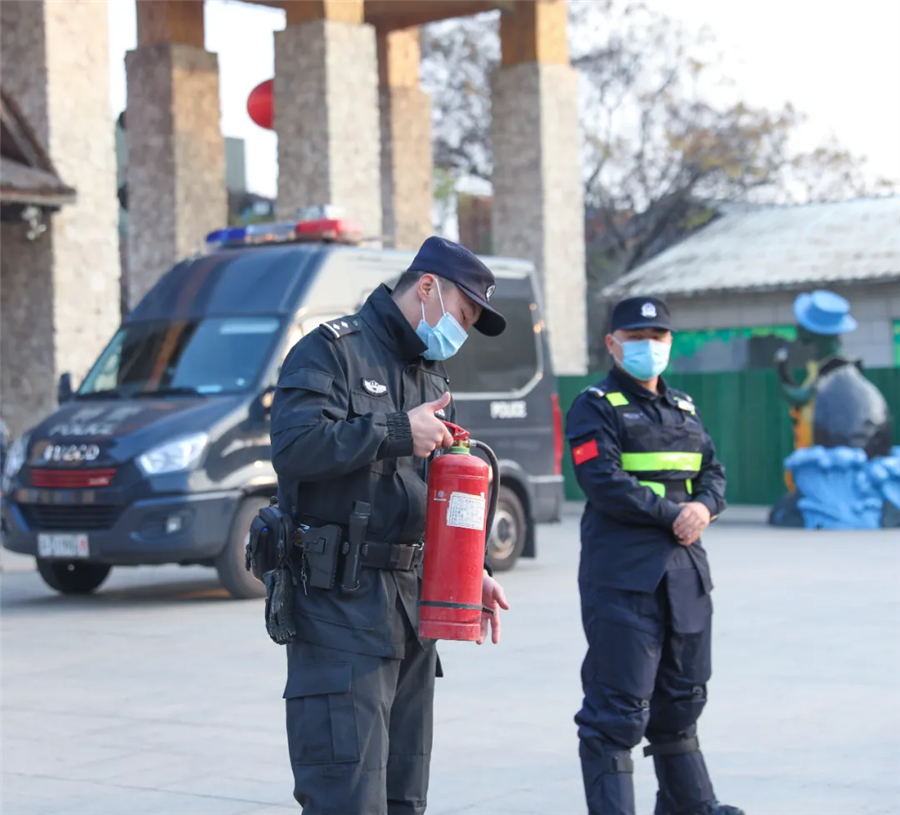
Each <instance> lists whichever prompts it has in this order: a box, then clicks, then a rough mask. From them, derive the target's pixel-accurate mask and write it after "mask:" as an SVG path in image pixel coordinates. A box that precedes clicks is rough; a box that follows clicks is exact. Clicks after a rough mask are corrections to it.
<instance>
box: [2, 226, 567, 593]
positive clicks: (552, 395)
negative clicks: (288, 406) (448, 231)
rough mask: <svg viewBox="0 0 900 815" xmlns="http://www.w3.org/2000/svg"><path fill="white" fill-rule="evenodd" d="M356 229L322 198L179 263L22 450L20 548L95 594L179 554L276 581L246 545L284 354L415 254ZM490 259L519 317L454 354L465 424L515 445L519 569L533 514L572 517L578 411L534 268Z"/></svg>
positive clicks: (250, 586) (271, 476)
mask: <svg viewBox="0 0 900 815" xmlns="http://www.w3.org/2000/svg"><path fill="white" fill-rule="evenodd" d="M326 214H327V215H331V213H326ZM298 217H299V216H298ZM355 235H356V232H355V230H354V228H353V225H352V224H350V223H349V222H347V221H346V220H344V219H341V218H334V217H321V213H319V217H313V218H311V219H310V218H306V219H302V218H301V220H299V221H297V222H291V223H287V224H286V223H277V224H268V225H266V224H259V225H255V226H248V227H241V228H232V229H225V230H220V231H218V232H214V233H212V234H211V235H209V236H208V239H207V249H208V251H207V252H206V253H205V254H203V255H200V256H197V257H193V258H190V259H187V260H184V261H182V262H180V263H178V264H177V265H175V266H174V267H173V268H172V269H171V270H170V271H169V272H167V273H166V274H165V275H164V276H163V277H162V278H161V279H160V280H159V282H158V283H157V284H156V285H155V286H154V287H153V289H152V290H151V291H150V292H148V294H147V295H146V296H145V297H144V298H143V299H142V300H141V301H140V303H139V304H138V305H137V306H136V307H135V308H134V310H133V311H132V312H131V313H130V314H128V315H127V317H126V318H125V319H124V321H123V323H122V325H121V327H120V328H119V330H118V331H117V332H116V334H115V336H114V337H113V338H112V339H111V340H110V342H109V344H108V345H107V346H106V348H105V350H104V351H103V352H102V353H101V354H100V356H99V358H98V359H97V361H96V362H95V363H94V365H93V367H92V368H91V369H90V371H89V373H88V374H87V376H86V377H85V378H84V381H83V382H81V383H80V386H79V387H78V389H77V390H76V391H74V392H73V389H72V385H71V378H70V376H69V375H68V374H63V375H62V376H61V377H60V381H59V388H58V391H59V392H58V398H59V409H58V410H57V411H56V412H55V413H53V414H51V415H50V416H49V417H48V418H46V419H45V420H43V421H42V422H40V423H39V424H37V425H36V426H35V427H33V428H32V429H30V430H29V431H28V432H27V433H24V434H22V435H21V436H20V437H19V438H18V439H17V440H16V441H15V443H14V444H13V445H12V447H11V448H10V450H9V452H8V454H7V461H6V467H5V469H4V472H3V493H2V494H3V498H2V514H3V524H4V527H5V533H6V534H5V536H4V546H6V548H8V549H10V550H12V551H14V552H21V553H24V554H29V555H34V556H36V558H37V568H38V570H39V572H40V574H41V576H42V577H43V579H44V581H45V582H46V583H47V584H48V585H49V586H50V587H52V588H53V589H55V590H56V591H59V592H62V593H87V592H91V591H93V590H94V589H96V588H97V587H98V586H99V585H100V584H101V583H102V582H103V581H104V579H105V578H106V577H107V575H108V574H109V571H110V569H111V568H112V567H113V566H126V565H132V566H133V565H144V564H164V563H178V564H183V565H194V564H203V565H208V566H213V567H215V568H216V569H217V571H218V574H219V577H220V580H221V582H222V584H223V585H224V586H225V588H226V589H227V590H228V591H229V592H230V594H231V595H232V596H234V597H254V596H259V595H261V594H263V593H264V591H263V588H262V584H261V583H259V582H258V581H257V580H256V579H255V578H254V577H253V576H252V575H251V574H250V573H249V572H247V571H246V569H245V568H244V546H245V540H246V537H247V534H248V529H249V525H250V521H251V520H252V519H253V517H254V516H255V515H256V513H257V512H258V510H259V509H260V508H261V507H262V506H264V505H265V504H267V503H268V499H269V497H270V496H271V495H273V494H274V493H275V489H276V477H275V471H274V470H273V468H272V464H271V456H270V445H269V410H270V406H271V403H272V397H273V393H274V386H275V383H276V381H277V379H278V373H279V370H280V366H281V363H282V360H283V359H284V357H285V355H286V354H287V352H288V351H289V350H290V348H291V347H292V346H293V345H294V344H295V343H296V342H297V341H298V340H299V339H300V338H301V337H302V336H303V335H304V334H306V333H308V332H310V331H313V330H315V329H316V328H317V327H318V326H319V325H320V324H321V323H323V322H328V321H334V320H336V319H338V318H340V317H342V316H345V315H347V314H352V313H354V312H355V311H357V310H358V309H359V308H360V307H361V306H362V304H363V302H364V300H365V299H366V297H367V296H368V295H369V294H370V293H371V292H372V291H373V290H374V289H375V288H376V287H377V286H378V285H380V284H381V283H387V284H388V285H389V286H391V285H393V283H394V282H396V280H397V279H399V277H400V274H401V273H402V271H403V270H404V269H406V268H407V267H408V266H409V264H410V262H411V261H412V258H413V257H414V254H413V253H411V252H399V251H387V250H381V249H374V248H366V247H364V246H361V245H359V242H358V241H356V240H355ZM485 262H486V263H487V264H488V266H489V267H490V268H491V270H492V271H493V272H494V274H495V276H496V277H497V283H498V286H497V293H496V294H495V296H494V299H493V300H492V304H493V305H495V306H496V308H497V309H498V310H499V311H500V312H501V313H502V314H503V315H504V316H505V317H506V319H507V329H506V331H505V332H504V333H503V335H502V336H500V337H499V338H494V339H489V338H486V337H483V336H482V335H481V334H480V333H478V332H476V331H473V332H471V334H470V337H469V340H468V341H467V342H466V343H465V345H464V346H463V348H462V350H461V351H460V353H459V354H457V355H456V356H455V357H453V358H452V359H451V360H449V362H448V363H447V368H448V375H449V379H450V391H451V393H452V395H453V398H454V399H455V400H456V407H457V420H458V422H459V424H461V425H462V426H463V427H465V428H467V429H468V430H470V431H471V433H472V436H473V437H474V438H478V439H480V440H482V441H484V442H486V443H487V444H488V445H489V446H491V447H492V448H493V449H494V451H495V452H496V453H497V455H498V457H499V459H500V464H501V482H502V487H501V493H500V497H499V506H498V509H497V513H496V516H495V522H494V526H493V528H492V531H491V537H490V556H491V560H492V565H493V567H494V568H495V569H497V570H506V569H510V568H512V567H513V565H514V564H515V562H516V560H517V559H518V558H519V557H520V556H522V557H534V556H535V524H538V523H543V522H548V521H554V520H558V519H559V515H560V510H561V504H562V494H563V484H562V475H561V463H562V455H563V435H562V415H561V413H560V406H559V402H558V399H557V394H556V383H555V378H554V375H553V371H552V368H551V363H550V353H549V347H548V341H547V332H546V330H545V327H544V322H543V317H542V309H541V296H540V291H539V286H538V281H537V279H536V276H535V272H534V268H533V267H532V266H531V264H529V263H526V262H523V261H520V260H510V259H505V258H485Z"/></svg>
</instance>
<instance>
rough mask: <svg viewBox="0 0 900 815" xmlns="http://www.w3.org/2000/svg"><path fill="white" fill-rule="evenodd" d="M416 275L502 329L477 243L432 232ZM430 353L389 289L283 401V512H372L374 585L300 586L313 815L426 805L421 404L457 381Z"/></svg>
mask: <svg viewBox="0 0 900 815" xmlns="http://www.w3.org/2000/svg"><path fill="white" fill-rule="evenodd" d="M410 268H411V269H412V270H417V271H422V272H431V273H433V274H436V275H438V276H439V277H441V278H444V279H445V280H450V281H452V282H454V283H456V285H458V286H459V287H460V288H461V289H462V290H463V291H464V292H465V293H466V294H467V295H468V296H469V298H470V299H472V300H473V301H475V302H477V303H478V304H479V305H481V306H482V308H483V311H482V316H481V317H480V318H479V321H478V323H476V325H475V327H476V328H477V329H479V330H480V331H482V332H483V333H486V334H499V333H500V331H502V330H503V327H504V326H505V320H504V319H503V318H502V317H501V316H500V315H499V314H497V312H495V311H494V310H493V309H492V308H491V307H490V306H489V305H488V303H487V300H488V299H489V297H490V295H491V294H492V293H493V287H494V285H495V282H494V277H493V275H492V274H491V272H490V271H489V270H488V269H487V267H486V266H484V264H483V263H481V261H480V260H478V259H477V258H476V257H475V256H474V255H472V254H471V253H470V252H468V250H466V249H464V248H463V247H461V246H457V245H456V244H452V243H450V242H449V241H444V240H442V239H438V238H429V240H428V241H426V242H425V244H424V245H423V247H422V249H421V250H420V252H419V254H418V255H417V257H416V259H415V261H414V263H413V265H412V266H411V267H410ZM425 350H426V344H425V343H424V342H423V341H422V339H421V338H420V337H419V336H418V335H417V333H416V330H415V329H414V328H413V327H412V325H410V323H409V321H408V320H407V318H406V317H405V316H404V315H403V313H402V312H401V311H400V309H399V308H398V307H397V304H396V303H395V302H394V300H393V298H392V296H391V292H390V291H389V290H388V289H387V288H386V287H383V286H382V287H380V288H379V289H377V290H376V291H375V292H374V293H373V294H372V295H371V296H370V297H369V298H368V300H367V301H366V303H365V304H364V305H363V307H362V309H361V310H360V311H359V312H358V313H357V314H353V315H349V316H347V317H345V318H343V319H340V320H336V321H333V322H329V323H325V324H323V325H322V326H320V328H319V329H318V330H316V331H314V332H312V333H310V334H309V335H307V336H306V337H304V338H303V339H301V340H300V342H298V343H297V345H296V346H294V348H293V349H292V350H291V352H290V353H289V354H288V356H287V358H286V359H285V362H284V365H283V367H282V370H281V374H280V376H279V380H278V386H277V390H276V393H275V397H274V399H273V403H272V430H271V434H272V453H273V464H274V467H275V471H276V473H277V474H278V487H279V489H278V492H279V505H280V506H281V507H283V508H287V509H288V511H289V512H290V514H291V516H292V517H293V519H294V521H295V522H298V523H303V524H307V525H309V526H311V527H316V528H318V527H322V526H324V525H338V526H341V527H346V525H347V522H348V519H349V517H350V514H351V510H352V507H353V504H354V502H355V501H364V502H366V503H368V504H370V505H371V511H372V514H371V518H370V521H369V525H368V529H367V533H366V545H365V547H364V550H363V557H362V566H363V568H362V569H361V571H360V575H359V581H360V586H359V588H358V589H357V590H356V591H354V592H353V593H346V592H343V591H341V590H340V589H339V587H337V586H335V587H334V588H331V589H324V588H316V587H312V586H306V584H305V583H304V584H303V585H302V587H301V586H298V588H297V590H296V593H295V599H296V606H295V610H294V620H295V623H296V638H295V639H294V641H292V642H290V643H289V644H288V646H287V662H288V676H287V682H286V685H285V691H284V697H285V704H286V717H287V734H288V747H289V753H290V759H291V767H292V769H293V773H294V785H295V786H294V797H295V798H296V800H297V801H298V803H300V805H301V806H302V807H303V811H304V813H308V814H309V815H420V813H422V812H424V811H425V805H426V793H427V789H428V778H429V767H430V759H431V744H432V703H433V697H434V678H435V675H440V663H439V660H438V657H437V653H436V650H435V647H434V645H435V643H434V642H433V641H423V640H421V639H420V638H419V637H418V635H417V629H418V616H419V615H418V605H419V598H420V593H421V576H420V572H421V552H422V539H423V535H424V529H425V505H426V483H427V463H426V460H425V459H421V458H415V457H414V456H413V436H412V430H411V427H410V422H409V411H410V410H412V409H413V408H416V407H418V406H419V405H421V404H423V403H425V402H433V401H435V400H437V399H439V398H440V397H441V396H442V395H443V394H444V393H445V392H446V391H447V390H448V384H449V383H448V380H447V378H446V372H445V369H444V365H443V363H442V362H436V361H428V360H426V359H424V358H423V357H422V354H423V352H425ZM439 415H440V414H439ZM441 418H445V419H447V420H448V421H452V419H453V418H454V408H453V403H452V402H451V404H450V405H449V406H448V408H447V409H446V415H444V416H441ZM338 573H341V569H340V568H339V569H338Z"/></svg>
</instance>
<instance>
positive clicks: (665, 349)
mask: <svg viewBox="0 0 900 815" xmlns="http://www.w3.org/2000/svg"><path fill="white" fill-rule="evenodd" d="M613 341H614V342H615V343H617V344H618V345H620V346H621V347H622V367H623V368H624V369H625V371H626V372H627V373H629V374H631V375H632V376H633V377H634V378H635V379H639V380H640V381H641V382H647V381H649V380H651V379H653V377H655V376H659V375H660V374H661V373H662V372H663V371H664V370H666V368H667V367H668V365H669V352H670V351H671V349H672V346H671V345H669V344H668V343H665V342H660V341H659V340H626V341H625V342H619V341H618V340H617V339H616V338H615V337H613Z"/></svg>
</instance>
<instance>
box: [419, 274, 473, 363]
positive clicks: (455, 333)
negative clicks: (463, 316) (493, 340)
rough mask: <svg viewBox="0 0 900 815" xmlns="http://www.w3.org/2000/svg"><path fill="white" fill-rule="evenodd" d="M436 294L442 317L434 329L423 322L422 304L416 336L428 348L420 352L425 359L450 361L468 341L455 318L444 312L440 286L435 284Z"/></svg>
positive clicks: (423, 308) (423, 309) (466, 335)
mask: <svg viewBox="0 0 900 815" xmlns="http://www.w3.org/2000/svg"><path fill="white" fill-rule="evenodd" d="M437 293H438V297H439V298H440V301H441V311H442V312H443V314H444V316H443V317H441V319H440V320H438V324H437V325H436V326H434V327H432V326H430V325H428V323H427V322H426V321H425V304H424V303H422V319H421V321H420V322H419V326H418V328H416V334H418V335H419V339H420V340H422V342H424V343H425V345H427V346H428V348H427V349H426V350H425V351H423V352H422V356H423V357H425V359H431V360H445V359H450V357H452V356H453V355H454V354H455V353H456V352H457V351H459V349H460V348H462V345H463V343H464V342H465V341H466V340H467V339H468V337H469V335H468V334H466V332H465V330H464V329H463V327H462V326H461V325H460V324H459V323H458V322H457V321H456V318H455V317H454V316H453V315H452V314H450V313H449V312H447V311H444V298H443V296H442V295H441V284H440V282H438V284H437Z"/></svg>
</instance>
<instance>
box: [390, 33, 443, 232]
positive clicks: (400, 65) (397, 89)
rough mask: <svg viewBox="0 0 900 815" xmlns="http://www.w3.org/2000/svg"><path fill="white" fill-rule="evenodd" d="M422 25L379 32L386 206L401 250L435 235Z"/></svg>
mask: <svg viewBox="0 0 900 815" xmlns="http://www.w3.org/2000/svg"><path fill="white" fill-rule="evenodd" d="M419 57H420V53H419V29H418V28H417V27H415V28H404V29H400V30H399V31H379V32H378V80H379V82H378V85H379V87H378V91H379V102H380V105H381V206H382V209H383V211H384V235H385V240H386V242H387V244H388V245H389V246H392V247H393V248H395V249H418V248H419V246H421V244H422V242H423V241H424V240H425V239H426V238H427V237H428V236H429V235H431V233H432V224H431V200H432V189H431V176H432V165H433V162H432V153H431V98H430V97H429V96H428V94H427V93H425V91H423V90H422V89H421V88H420V87H419Z"/></svg>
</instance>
